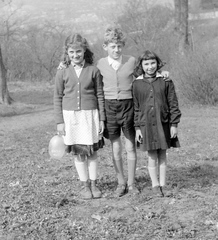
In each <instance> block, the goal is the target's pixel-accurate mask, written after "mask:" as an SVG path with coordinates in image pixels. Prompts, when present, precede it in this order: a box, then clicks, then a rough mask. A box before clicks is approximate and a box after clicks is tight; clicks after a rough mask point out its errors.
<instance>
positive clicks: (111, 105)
mask: <svg viewBox="0 0 218 240" xmlns="http://www.w3.org/2000/svg"><path fill="white" fill-rule="evenodd" d="M105 113H106V121H105V130H104V137H105V138H107V139H110V140H115V139H117V138H119V137H120V136H121V130H122V131H123V134H124V136H125V137H126V138H127V139H129V140H134V139H135V128H134V110H133V100H132V99H123V100H116V99H105Z"/></svg>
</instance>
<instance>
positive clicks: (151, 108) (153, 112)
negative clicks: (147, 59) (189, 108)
mask: <svg viewBox="0 0 218 240" xmlns="http://www.w3.org/2000/svg"><path fill="white" fill-rule="evenodd" d="M133 101H134V125H135V127H136V128H140V129H141V132H142V136H143V143H142V144H141V149H142V150H144V151H148V150H157V149H167V148H170V147H179V146H180V145H179V140H178V138H177V137H176V138H173V139H171V138H170V126H177V124H178V123H179V121H180V117H181V112H180V110H179V107H178V100H177V96H176V92H175V87H174V84H173V81H172V80H165V79H163V77H162V76H158V77H157V76H156V77H154V78H150V79H149V78H144V77H143V76H140V77H138V78H137V79H136V80H135V81H134V82H133Z"/></svg>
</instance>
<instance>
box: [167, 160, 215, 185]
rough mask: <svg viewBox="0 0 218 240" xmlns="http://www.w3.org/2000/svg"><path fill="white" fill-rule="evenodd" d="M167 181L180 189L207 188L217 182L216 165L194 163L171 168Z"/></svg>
mask: <svg viewBox="0 0 218 240" xmlns="http://www.w3.org/2000/svg"><path fill="white" fill-rule="evenodd" d="M167 178H168V179H167V182H168V184H170V185H173V184H175V185H177V186H178V187H179V188H180V189H181V188H183V189H189V188H207V187H210V186H212V185H213V184H216V183H218V167H215V166H213V165H210V164H199V165H197V164H195V165H193V166H190V167H179V168H171V169H170V170H169V172H168V176H167Z"/></svg>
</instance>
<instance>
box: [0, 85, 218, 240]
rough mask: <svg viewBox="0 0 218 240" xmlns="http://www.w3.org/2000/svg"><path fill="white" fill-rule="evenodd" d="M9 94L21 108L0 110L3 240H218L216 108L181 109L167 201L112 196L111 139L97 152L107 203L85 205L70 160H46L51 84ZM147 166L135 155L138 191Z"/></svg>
mask: <svg viewBox="0 0 218 240" xmlns="http://www.w3.org/2000/svg"><path fill="white" fill-rule="evenodd" d="M9 90H10V92H11V95H12V97H13V98H14V99H15V100H16V103H15V104H14V105H13V106H10V107H7V108H6V107H3V106H1V105H0V138H1V141H0V192H1V193H0V204H1V206H0V216H1V218H0V239H1V240H39V239H40V240H41V239H42V240H70V239H75V240H79V239H81V240H115V239H116V240H118V239H126V240H156V239H161V240H164V239H198V240H216V239H218V147H217V143H218V124H217V119H218V111H217V107H203V106H189V107H187V106H186V107H185V106H181V110H182V114H183V115H182V119H181V123H180V125H179V138H180V142H181V148H180V149H176V150H175V149H170V150H169V151H168V175H167V179H168V186H169V187H170V188H171V191H172V194H171V196H170V197H164V198H156V199H155V198H154V199H153V198H151V197H150V196H149V191H142V193H141V194H140V195H139V196H137V197H129V196H128V195H125V196H123V197H121V198H119V199H117V198H114V197H113V195H112V193H113V190H114V189H115V187H116V179H115V171H114V169H113V165H112V160H111V150H110V145H109V142H107V141H106V146H105V147H104V149H102V150H101V151H99V162H100V164H99V165H100V166H99V179H98V186H99V187H100V188H101V190H102V192H103V196H104V197H103V198H101V199H97V200H88V201H84V200H81V199H80V198H79V196H78V191H79V189H80V183H79V181H78V176H77V173H76V171H75V168H74V164H73V162H72V160H71V159H70V156H69V155H67V156H65V157H64V158H63V159H62V160H53V159H50V157H49V154H48V143H49V140H50V139H51V137H52V136H53V135H54V134H55V124H54V120H53V112H52V92H53V90H52V86H50V85H47V86H42V85H33V86H31V85H29V84H28V85H26V83H25V84H21V83H16V84H14V83H9ZM125 157H126V156H125V152H124V153H123V158H124V163H125V172H126V161H125ZM146 166H147V158H146V154H145V153H141V152H138V164H137V171H136V184H137V187H138V188H139V189H140V190H143V189H145V190H146V189H148V188H149V187H150V185H151V183H150V179H149V176H148V172H147V168H146ZM146 193H148V194H146Z"/></svg>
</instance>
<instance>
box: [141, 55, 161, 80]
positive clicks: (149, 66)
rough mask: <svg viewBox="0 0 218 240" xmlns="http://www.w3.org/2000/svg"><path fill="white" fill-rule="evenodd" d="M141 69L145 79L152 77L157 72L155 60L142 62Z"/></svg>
mask: <svg viewBox="0 0 218 240" xmlns="http://www.w3.org/2000/svg"><path fill="white" fill-rule="evenodd" d="M142 69H143V71H144V73H145V76H146V77H151V76H154V75H155V74H156V71H157V60H156V59H150V60H143V61H142Z"/></svg>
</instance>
